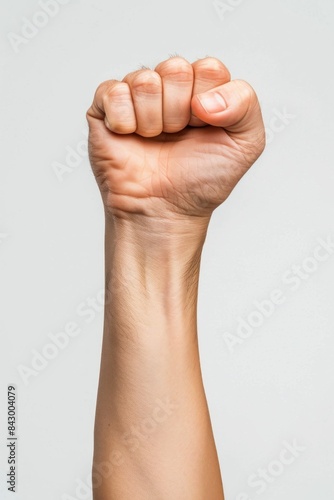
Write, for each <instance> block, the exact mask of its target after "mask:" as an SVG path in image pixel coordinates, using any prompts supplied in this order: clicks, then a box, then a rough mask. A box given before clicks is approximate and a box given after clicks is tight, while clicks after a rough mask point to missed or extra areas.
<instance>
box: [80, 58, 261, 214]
mask: <svg viewBox="0 0 334 500" xmlns="http://www.w3.org/2000/svg"><path fill="white" fill-rule="evenodd" d="M87 120H88V123H89V128H90V135H89V151H90V161H91V165H92V168H93V172H94V174H95V176H96V179H97V182H98V185H99V188H100V190H101V194H102V198H103V201H104V204H105V209H106V213H107V214H110V215H112V216H116V217H120V218H130V219H131V217H133V216H134V215H138V214H143V215H147V216H149V217H153V218H163V219H169V220H175V218H180V216H181V217H186V218H189V217H192V216H197V217H199V216H200V217H202V216H203V217H209V216H210V215H211V213H212V211H213V210H214V209H215V208H216V207H217V206H219V205H220V204H221V203H222V202H224V200H225V199H226V198H227V197H228V195H229V194H230V192H231V191H232V189H233V188H234V186H235V185H236V184H237V182H238V181H239V180H240V178H241V177H242V176H243V175H244V174H245V172H246V171H247V170H248V168H249V167H250V166H251V165H252V164H253V163H254V161H255V160H256V159H257V158H258V157H259V156H260V154H261V153H262V151H263V149H264V144H265V133H264V126H263V120H262V115H261V110H260V106H259V102H258V99H257V96H256V94H255V92H254V90H253V89H252V87H251V86H250V85H249V84H248V83H246V82H244V81H241V80H234V81H231V77H230V73H229V71H228V70H227V68H226V67H225V66H224V64H223V63H222V62H220V61H219V60H217V59H214V58H206V59H201V60H198V61H196V62H195V63H193V64H190V63H189V62H188V61H186V60H185V59H183V58H181V57H173V58H171V59H169V60H167V61H164V62H162V63H160V64H159V65H158V66H157V67H156V68H155V70H154V71H152V70H148V69H143V70H139V71H136V72H134V73H130V74H129V75H127V76H126V77H125V78H124V79H123V80H122V81H121V82H120V81H116V80H110V81H107V82H104V83H102V84H101V85H100V86H99V87H98V89H97V91H96V94H95V98H94V102H93V104H92V106H91V107H90V109H89V110H88V112H87Z"/></svg>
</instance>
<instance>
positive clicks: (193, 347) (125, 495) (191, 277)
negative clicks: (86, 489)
mask: <svg viewBox="0 0 334 500" xmlns="http://www.w3.org/2000/svg"><path fill="white" fill-rule="evenodd" d="M87 119H88V123H89V128H90V135H89V150H90V161H91V165H92V169H93V172H94V174H95V177H96V180H97V183H98V186H99V188H100V191H101V195H102V199H103V203H104V209H105V224H106V233H105V274H106V300H105V321H104V335H103V347H102V358H101V371H100V381H99V390H98V398H97V408H96V421H95V437H94V443H95V446H94V461H93V491H94V500H130V499H131V500H133V499H136V500H171V499H173V500H222V499H224V493H223V486H222V479H221V473H220V468H219V463H218V458H217V452H216V447H215V442H214V437H213V433H212V427H211V422H210V416H209V411H208V407H207V402H206V398H205V392H204V388H203V382H202V376H201V369H200V360H199V352H198V342H197V296H198V279H199V271H200V260H201V252H202V248H203V244H204V242H205V237H206V233H207V229H208V226H209V222H210V218H211V215H212V213H213V211H214V209H215V208H216V207H218V206H219V205H220V204H221V203H223V202H224V201H225V200H226V198H227V197H228V196H229V194H230V193H231V191H232V189H233V188H234V187H235V185H236V184H237V182H238V181H239V180H240V179H241V177H242V176H243V175H244V174H245V173H246V172H247V170H248V169H249V168H250V166H251V165H252V164H253V163H254V162H255V161H256V159H257V158H258V157H259V156H260V154H261V153H262V151H263V149H264V144H265V134H264V126H263V120H262V115H261V110H260V106H259V102H258V99H257V96H256V94H255V92H254V90H253V89H252V87H251V86H250V85H249V84H247V83H246V82H244V81H240V80H234V81H231V76H230V73H229V71H228V69H227V68H226V67H225V65H224V64H223V63H222V62H221V61H219V60H217V59H215V58H205V59H201V60H198V61H196V62H194V63H193V64H190V63H189V62H188V61H186V60H185V59H183V58H182V57H173V58H171V59H169V60H167V61H164V62H162V63H160V64H159V65H158V66H157V67H156V68H155V70H148V69H144V70H140V71H136V72H134V73H130V74H128V75H127V76H126V77H125V78H124V79H123V80H122V81H116V80H110V81H107V82H104V83H102V84H101V85H100V86H99V87H98V89H97V91H96V93H95V97H94V101H93V104H92V106H91V107H90V109H89V110H88V112H87Z"/></svg>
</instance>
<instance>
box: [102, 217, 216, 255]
mask: <svg viewBox="0 0 334 500" xmlns="http://www.w3.org/2000/svg"><path fill="white" fill-rule="evenodd" d="M209 222H210V217H178V216H174V217H173V218H170V217H168V218H167V217H166V218H163V217H147V216H143V215H136V214H131V215H130V216H128V217H127V218H119V217H115V216H109V215H108V216H106V238H107V240H109V242H110V244H111V245H116V244H117V245H118V246H120V245H121V246H123V248H124V250H125V248H126V249H127V251H129V252H136V253H137V256H138V257H139V256H140V254H142V255H145V257H146V259H147V260H148V261H149V260H153V259H154V260H156V261H159V260H161V259H162V260H163V261H164V263H166V261H167V262H168V261H174V262H180V263H181V262H184V261H186V260H188V259H191V258H192V255H197V254H198V252H199V251H201V250H202V248H203V245H204V242H205V238H206V233H207V229H208V225H209Z"/></svg>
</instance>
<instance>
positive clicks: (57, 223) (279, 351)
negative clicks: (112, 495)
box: [0, 0, 334, 500]
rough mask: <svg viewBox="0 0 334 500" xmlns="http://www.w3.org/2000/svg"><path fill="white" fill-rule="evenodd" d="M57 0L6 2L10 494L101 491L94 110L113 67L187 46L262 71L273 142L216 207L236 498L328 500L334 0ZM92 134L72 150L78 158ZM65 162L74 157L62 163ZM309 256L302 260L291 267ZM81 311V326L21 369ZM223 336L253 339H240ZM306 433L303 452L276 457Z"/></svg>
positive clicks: (214, 378)
mask: <svg viewBox="0 0 334 500" xmlns="http://www.w3.org/2000/svg"><path fill="white" fill-rule="evenodd" d="M58 6H59V9H58V12H56V11H55V15H54V16H53V17H52V18H51V17H49V16H48V15H47V16H46V17H45V16H44V17H43V15H42V17H41V16H40V15H39V14H36V13H38V12H41V11H42V12H43V10H42V9H41V6H40V4H39V3H38V1H37V0H36V1H35V0H34V1H33V0H29V1H24V0H20V1H18V0H17V1H15V2H10V1H9V0H6V1H2V2H1V7H0V18H1V54H0V61H1V63H0V64H1V73H2V75H3V79H2V86H1V110H2V111H1V138H2V139H3V145H2V154H1V180H0V195H1V198H0V273H1V281H0V293H1V296H0V304H1V316H0V330H1V391H0V408H1V419H0V425H1V433H2V434H1V441H0V463H1V476H0V493H1V498H3V499H4V500H7V499H13V498H16V499H17V500H74V499H76V500H80V499H83V498H85V499H90V498H91V492H90V491H89V487H87V486H86V487H83V486H82V487H81V489H80V488H79V489H78V485H79V484H81V485H82V484H85V485H86V484H87V477H89V475H90V466H91V455H92V432H93V421H94V411H95V399H96V388H97V379H98V369H99V358H100V347H101V334H102V313H101V311H97V310H94V308H93V306H91V305H88V302H87V301H89V298H91V299H94V298H95V299H96V297H98V298H97V299H96V300H97V301H98V300H100V296H99V292H100V291H101V290H102V289H103V230H104V227H103V222H104V221H103V210H102V202H101V201H100V195H99V192H98V188H97V187H96V185H95V181H94V178H93V176H92V174H91V173H90V166H89V162H88V159H87V155H86V153H85V135H84V134H85V130H86V123H85V112H86V109H87V108H88V106H89V105H90V103H91V100H92V97H93V93H94V91H95V88H96V87H97V85H98V84H99V83H100V82H101V81H103V80H106V79H109V78H123V76H125V74H127V73H128V72H130V71H134V70H136V69H138V68H139V67H140V66H141V65H146V66H149V67H152V68H153V67H154V66H155V65H156V64H157V63H158V62H160V61H162V60H164V59H166V58H168V57H169V55H171V54H174V53H178V54H180V55H182V56H184V57H186V58H187V59H188V60H189V61H191V62H193V61H194V60H196V59H198V58H202V57H205V56H206V55H211V56H215V57H218V58H220V59H221V60H223V61H224V62H225V64H226V65H227V66H228V67H229V68H230V70H231V72H232V75H233V77H234V78H243V79H246V80H248V81H249V82H250V83H251V84H252V85H253V86H254V87H255V88H256V90H257V92H258V95H259V98H260V100H261V103H262V106H263V113H264V119H265V122H266V126H267V131H268V146H267V149H266V152H265V153H264V154H263V156H262V157H261V159H260V160H259V161H258V162H257V164H256V165H255V166H254V167H253V168H252V169H251V171H250V172H249V173H248V174H247V175H246V176H245V177H244V178H243V180H242V182H241V183H240V184H239V185H238V187H237V188H236V189H235V191H234V192H233V194H232V195H231V197H230V198H229V200H228V201H227V202H226V203H225V204H224V205H223V206H222V207H220V208H219V209H218V210H217V211H216V213H215V214H214V216H213V219H212V222H211V226H210V229H209V234H208V238H207V242H206V246H205V250H204V253H203V261H202V269H201V282H200V296H199V311H198V313H199V319H198V323H199V336H200V344H201V357H202V365H203V373H204V379H205V385H206V389H207V396H208V401H209V405H210V409H211V415H212V421H213V426H214V431H215V436H216V441H217V448H218V452H219V456H220V462H221V468H222V472H223V479H224V484H225V493H226V500H258V499H260V498H265V499H266V500H267V499H268V500H296V499H297V500H299V499H303V500H314V499H315V498H316V499H317V500H333V498H334V478H333V470H334V432H333V421H334V397H333V394H334V391H333V382H334V363H333V354H334V338H333V333H334V327H333V320H334V314H333V298H334V293H333V292H334V288H333V273H334V253H331V254H330V253H328V254H327V257H328V259H327V260H323V261H322V262H317V261H316V260H314V257H313V254H314V251H315V249H316V247H317V245H318V240H319V239H323V240H326V239H327V238H328V237H331V238H332V241H333V240H334V227H333V212H334V200H333V182H334V171H333V167H334V165H333V150H332V148H333V133H334V130H333V119H332V114H333V109H334V97H333V96H334V94H333V76H334V75H333V46H334V3H333V2H332V1H331V0H279V1H276V0H275V1H274V0H243V1H242V0H226V1H224V0H222V1H221V5H220V7H219V6H217V5H216V6H215V5H214V3H213V2H212V0H206V1H205V0H197V1H194V0H182V1H176V0H169V1H168V2H167V1H165V2H161V1H157V0H155V1H153V0H146V1H135V0H128V1H126V2H116V1H114V0H113V1H108V0H96V1H93V0H82V1H79V0H70V1H68V2H66V1H65V0H63V5H61V6H60V5H58ZM27 20H28V21H35V22H37V23H40V25H41V24H44V26H40V27H39V28H38V29H37V32H35V33H34V32H32V33H33V35H34V36H32V35H30V36H31V38H30V39H29V38H25V42H24V40H23V41H22V39H21V40H20V39H19V38H17V36H22V33H21V32H22V29H24V26H27V22H28V21H27ZM26 29H27V28H26ZM25 34H27V32H25ZM15 37H16V38H15ZM14 40H15V41H14ZM15 49H16V50H15ZM282 115H283V117H284V118H282ZM278 116H281V118H280V119H279V118H275V117H278ZM82 141H84V142H82ZM77 149H78V150H79V156H78V153H77V156H76V157H75V158H74V159H73V158H72V163H71V161H70V159H69V157H68V158H66V155H67V154H68V152H69V151H72V155H73V150H77ZM57 162H58V164H62V165H63V166H65V167H67V171H66V173H64V174H63V175H61V176H60V178H59V175H58V177H57V175H56V172H55V169H56V168H57V167H56V166H55V165H57ZM74 164H76V166H74ZM58 167H59V165H58ZM321 255H325V253H324V251H323V253H322V254H321ZM294 265H304V267H305V269H306V271H305V270H304V271H302V273H303V274H302V275H301V276H303V278H297V279H296V280H295V281H292V277H293V273H294V271H293V266H294ZM299 272H300V271H299ZM284 277H285V278H284ZM294 285H295V287H294ZM294 288H296V289H294ZM277 289H279V290H281V294H282V297H283V298H284V302H283V303H282V304H280V305H275V307H274V306H273V307H274V310H272V309H273V308H271V309H270V308H269V309H268V311H269V312H270V316H269V317H266V318H264V317H263V315H262V321H261V316H259V314H257V315H256V314H254V312H255V311H257V308H256V305H255V301H260V302H262V301H264V300H268V299H269V298H270V294H271V293H272V292H273V291H274V290H277ZM95 304H96V306H95V309H98V303H97V302H96V303H95ZM267 306H268V304H267ZM78 307H79V309H78ZM268 307H269V306H268ZM88 309H90V313H86V315H81V316H80V314H82V312H83V311H87V310H88ZM100 309H101V308H100ZM80 311H81V313H80ZM252 313H253V315H252ZM268 314H269V313H268ZM249 315H251V318H252V319H251V321H253V320H254V318H257V319H258V320H259V322H261V323H262V324H261V326H257V327H252V330H251V329H250V328H248V329H247V330H248V337H247V338H246V339H241V340H240V337H236V336H237V328H238V324H239V322H240V318H242V319H243V320H245V321H248V319H247V318H249ZM68 322H75V323H77V325H78V327H79V328H80V333H79V334H78V335H77V336H76V337H74V338H71V339H70V340H69V343H68V345H67V346H66V347H65V348H63V349H59V350H58V352H55V348H53V350H51V351H49V353H51V355H52V354H55V357H54V359H52V360H48V361H46V366H45V367H44V368H43V367H41V366H42V365H40V366H39V371H37V370H35V372H34V374H32V373H33V372H28V375H26V376H22V366H24V367H26V368H27V367H28V368H29V369H32V362H33V358H34V354H33V352H35V351H38V352H39V353H42V352H43V349H45V346H47V344H50V342H51V340H50V337H49V334H50V333H53V334H56V333H59V332H63V330H64V328H65V325H66V324H67V323H68ZM227 333H229V334H230V335H234V336H235V337H234V338H239V341H240V342H241V343H238V344H235V346H234V349H233V348H231V347H230V348H229V344H228V340H227V339H228V338H230V339H231V338H232V337H231V336H230V337H228V336H227V335H226V334H227ZM46 349H47V348H46ZM51 349H52V348H51ZM34 350H35V351H34ZM20 367H21V368H20ZM20 369H21V375H20V373H19V370H20ZM26 373H27V372H26ZM10 383H14V384H16V386H17V393H18V435H19V443H18V461H19V465H18V474H19V478H18V492H17V493H16V495H13V494H12V493H10V492H7V486H6V473H7V469H8V465H7V461H6V460H7V450H6V441H5V438H6V419H5V418H6V394H7V385H8V384H10ZM293 442H295V444H296V443H297V445H298V448H299V450H300V451H297V452H296V453H295V455H296V456H295V457H293V458H294V460H293V461H292V462H293V463H291V464H290V465H284V466H280V465H279V464H278V465H277V462H276V464H275V463H274V462H273V461H275V460H280V458H279V457H280V456H281V452H282V450H283V449H284V448H285V447H286V443H288V444H290V445H292V444H293ZM180 446H182V442H181V443H180ZM289 456H291V455H289ZM273 464H274V465H273ZM280 467H281V468H280ZM260 468H263V469H266V470H269V471H270V470H271V471H275V470H276V472H277V471H278V472H277V474H276V476H275V477H274V476H273V475H272V474H271V473H270V472H269V476H268V477H269V479H270V481H271V482H268V481H265V482H264V486H263V488H264V493H262V494H260V493H258V491H259V490H260V489H261V488H260V487H259V485H258V486H257V487H254V486H250V485H249V484H248V481H249V478H250V477H251V475H252V474H255V475H257V474H259V469H260ZM80 481H81V483H80ZM82 482H83V483H82ZM263 488H262V489H263ZM76 489H77V491H76ZM242 493H244V495H242ZM134 500H135V499H134ZM208 500H209V499H208Z"/></svg>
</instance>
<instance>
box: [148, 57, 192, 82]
mask: <svg viewBox="0 0 334 500" xmlns="http://www.w3.org/2000/svg"><path fill="white" fill-rule="evenodd" d="M156 71H157V72H158V73H159V74H160V76H161V77H163V78H165V77H167V78H168V79H175V80H177V81H180V82H192V80H193V77H194V72H193V68H192V65H191V64H190V63H189V62H188V61H187V60H186V59H184V58H183V57H179V56H178V57H173V58H171V59H168V60H167V61H165V62H163V63H161V64H159V66H158V67H157V68H156Z"/></svg>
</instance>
